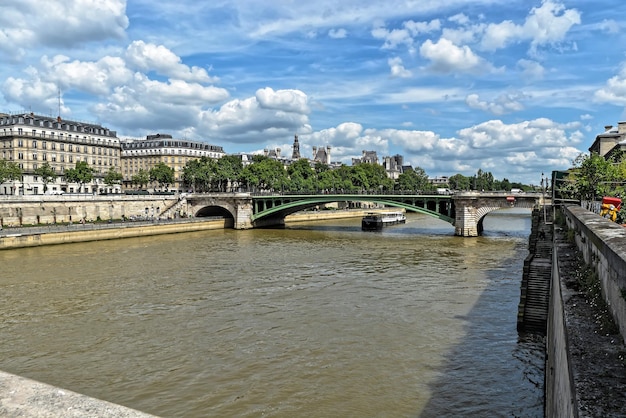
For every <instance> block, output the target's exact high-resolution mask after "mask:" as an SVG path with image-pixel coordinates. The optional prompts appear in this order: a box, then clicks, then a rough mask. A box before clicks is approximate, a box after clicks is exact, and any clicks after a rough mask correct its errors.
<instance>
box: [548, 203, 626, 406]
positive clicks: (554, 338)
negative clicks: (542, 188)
mask: <svg viewBox="0 0 626 418" xmlns="http://www.w3.org/2000/svg"><path fill="white" fill-rule="evenodd" d="M559 219H560V220H561V222H555V224H554V229H553V232H554V239H553V256H552V260H553V261H552V278H551V282H552V289H551V295H550V312H549V316H548V327H547V337H546V358H547V361H546V383H545V386H546V416H547V417H623V416H624V411H626V398H625V397H624V393H626V348H625V346H624V338H623V337H624V335H626V333H625V332H624V329H625V326H626V315H625V314H626V300H625V299H624V298H625V295H626V290H625V289H626V229H625V228H623V227H622V226H620V225H617V224H615V223H613V222H610V221H608V220H606V219H603V218H601V217H600V216H598V215H597V214H595V213H592V212H589V211H587V210H585V209H583V208H581V207H579V206H569V207H565V208H563V209H562V212H561V211H560V210H559V212H557V213H556V216H555V221H558V220H559ZM620 329H621V330H622V331H621V334H620Z"/></svg>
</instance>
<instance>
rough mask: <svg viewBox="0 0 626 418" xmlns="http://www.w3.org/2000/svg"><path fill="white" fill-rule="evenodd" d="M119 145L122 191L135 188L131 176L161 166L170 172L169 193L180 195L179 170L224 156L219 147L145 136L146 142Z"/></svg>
mask: <svg viewBox="0 0 626 418" xmlns="http://www.w3.org/2000/svg"><path fill="white" fill-rule="evenodd" d="M120 145H121V149H122V151H121V152H122V171H121V173H122V176H123V178H124V180H123V187H124V190H132V189H133V188H134V187H135V186H137V185H135V184H134V183H133V176H135V175H136V174H138V173H139V171H140V170H144V171H146V172H149V171H150V169H152V168H153V167H154V166H156V165H157V164H158V163H164V164H166V165H167V166H169V167H171V168H173V169H174V184H173V185H172V186H171V187H172V189H173V190H178V191H183V168H184V167H185V164H187V162H188V161H191V160H195V159H198V158H202V157H208V158H213V159H219V158H222V157H223V156H224V155H225V153H224V149H223V148H222V147H221V146H217V145H210V144H207V143H206V142H201V141H190V140H187V139H174V138H172V136H171V135H167V134H156V135H148V136H147V137H146V139H123V140H121V141H120ZM153 186H154V185H153Z"/></svg>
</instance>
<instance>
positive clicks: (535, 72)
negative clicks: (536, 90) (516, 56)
mask: <svg viewBox="0 0 626 418" xmlns="http://www.w3.org/2000/svg"><path fill="white" fill-rule="evenodd" d="M517 66H518V67H519V68H520V69H521V70H522V78H523V79H524V80H525V81H526V82H529V81H535V80H542V79H543V77H544V74H545V69H544V68H543V66H542V65H541V64H539V63H538V62H537V61H532V60H527V59H520V60H519V61H517Z"/></svg>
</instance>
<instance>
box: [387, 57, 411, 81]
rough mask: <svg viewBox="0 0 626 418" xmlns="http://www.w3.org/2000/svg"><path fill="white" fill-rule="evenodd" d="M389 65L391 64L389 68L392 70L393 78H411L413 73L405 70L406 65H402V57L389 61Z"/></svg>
mask: <svg viewBox="0 0 626 418" xmlns="http://www.w3.org/2000/svg"><path fill="white" fill-rule="evenodd" d="M387 63H388V64H389V68H390V69H391V76H392V77H399V78H408V77H411V71H409V70H407V69H406V68H404V65H402V58H400V57H394V58H389V59H388V60H387Z"/></svg>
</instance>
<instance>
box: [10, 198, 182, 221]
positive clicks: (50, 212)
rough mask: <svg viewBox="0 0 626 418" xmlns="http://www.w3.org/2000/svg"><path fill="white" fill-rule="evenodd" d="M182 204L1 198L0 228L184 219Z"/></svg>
mask: <svg viewBox="0 0 626 418" xmlns="http://www.w3.org/2000/svg"><path fill="white" fill-rule="evenodd" d="M185 203H186V202H185V201H181V200H179V198H178V197H176V196H173V195H147V196H126V195H111V196H102V195H63V196H47V195H37V196H19V199H16V198H15V196H1V197H0V226H3V227H7V226H9V227H11V226H22V225H42V224H43V225H45V224H56V223H68V222H79V221H80V220H81V219H83V220H85V221H96V220H98V219H100V220H109V219H122V218H126V219H128V218H133V217H152V218H158V217H160V216H165V217H167V216H171V217H174V215H176V216H183V217H184V216H186V215H187V214H188V210H187V207H186V205H185Z"/></svg>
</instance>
